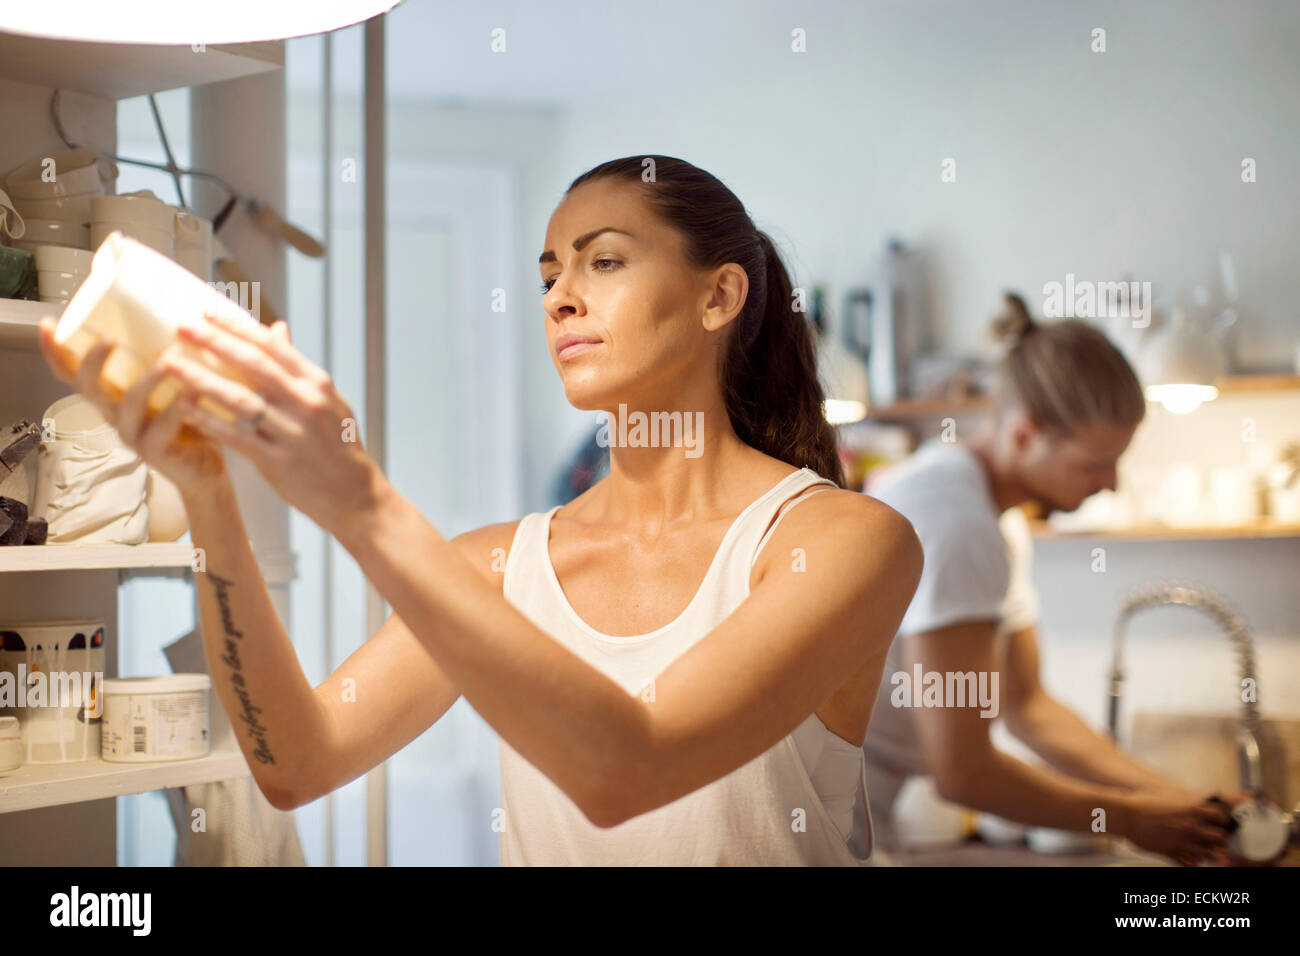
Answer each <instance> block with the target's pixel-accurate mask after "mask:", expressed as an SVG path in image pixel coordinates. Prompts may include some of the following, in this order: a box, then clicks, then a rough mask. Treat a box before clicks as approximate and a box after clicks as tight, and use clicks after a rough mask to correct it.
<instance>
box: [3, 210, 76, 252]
mask: <svg viewBox="0 0 1300 956" xmlns="http://www.w3.org/2000/svg"><path fill="white" fill-rule="evenodd" d="M24 219H25V220H26V223H27V231H26V232H24V233H23V237H22V239H20V240H16V241H18V242H24V243H28V244H30V245H32V246H66V247H67V248H69V249H86V250H89V249H90V230H89V229H88V228H87V227H85V226H81V225H78V224H77V223H74V222H60V221H59V220H57V219H27V218H26V217H24ZM29 251H31V253H32V254H33V255H35V254H36V251H35V249H34V248H33V249H31V250H29Z"/></svg>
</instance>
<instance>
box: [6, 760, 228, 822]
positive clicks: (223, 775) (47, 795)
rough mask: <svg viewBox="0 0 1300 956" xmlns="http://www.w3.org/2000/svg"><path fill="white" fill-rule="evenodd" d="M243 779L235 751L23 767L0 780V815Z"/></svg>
mask: <svg viewBox="0 0 1300 956" xmlns="http://www.w3.org/2000/svg"><path fill="white" fill-rule="evenodd" d="M249 773H251V771H250V770H249V769H248V762H247V761H246V760H245V759H244V755H243V754H242V753H241V752H240V751H239V750H238V749H235V750H231V751H213V752H212V753H210V754H208V755H207V756H206V757H195V758H194V759H192V760H165V761H159V762H157V763H110V762H108V761H107V760H102V759H100V758H98V757H96V758H94V759H92V760H80V761H77V762H76V763H46V764H24V765H23V766H21V767H19V768H18V769H17V770H13V771H11V772H9V773H7V774H4V775H3V776H0V813H13V812H15V811H18V810H34V809H36V808H37V807H53V806H59V805H60V804H65V803H81V802H82V801H83V800H100V799H103V798H104V797H120V796H122V795H123V794H127V793H144V792H146V791H148V790H165V789H168V788H170V787H188V786H190V785H192V784H197V783H213V782H215V781H217V780H233V779H235V778H237V777H246V776H248V775H249Z"/></svg>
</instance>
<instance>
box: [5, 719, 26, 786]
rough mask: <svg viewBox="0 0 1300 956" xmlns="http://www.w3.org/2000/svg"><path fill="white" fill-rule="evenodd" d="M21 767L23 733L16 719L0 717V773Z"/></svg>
mask: <svg viewBox="0 0 1300 956" xmlns="http://www.w3.org/2000/svg"><path fill="white" fill-rule="evenodd" d="M22 765H23V733H22V728H21V727H20V726H19V724H18V718H17V717H0V773H9V772H10V771H13V770H17V769H18V768H19V767H21V766H22Z"/></svg>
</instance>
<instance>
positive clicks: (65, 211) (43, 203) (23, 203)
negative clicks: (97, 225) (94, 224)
mask: <svg viewBox="0 0 1300 956" xmlns="http://www.w3.org/2000/svg"><path fill="white" fill-rule="evenodd" d="M102 195H103V193H101V192H93V193H76V194H75V195H71V196H57V197H52V198H50V199H18V198H17V197H15V198H14V201H13V202H14V207H15V208H16V209H17V210H18V211H19V212H20V213H21V214H22V217H23V218H24V219H57V220H58V221H59V222H71V223H76V224H77V225H79V226H84V225H86V224H87V223H88V222H90V204H91V202H92V201H93V200H95V199H96V198H98V197H100V196H102Z"/></svg>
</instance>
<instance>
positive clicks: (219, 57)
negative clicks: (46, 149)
mask: <svg viewBox="0 0 1300 956" xmlns="http://www.w3.org/2000/svg"><path fill="white" fill-rule="evenodd" d="M283 67H284V44H283V43H281V42H278V41H277V42H270V43H239V44H233V45H223V46H209V47H207V48H206V49H205V50H203V51H202V52H196V51H195V50H194V49H192V48H191V47H190V46H189V45H184V46H155V45H152V44H128V43H86V42H81V41H77V40H52V39H47V38H44V37H29V36H21V35H19V34H14V33H4V32H0V76H2V77H5V78H6V79H10V80H17V81H18V82H19V83H30V84H33V85H35V86H48V87H51V88H54V89H64V90H78V91H79V92H82V93H94V94H96V95H98V96H104V97H107V98H108V99H111V100H120V99H125V98H127V97H131V96H144V95H145V94H146V93H161V92H162V91H164V90H174V89H177V88H179V87H182V86H202V85H203V84H205V83H215V82H218V81H220V80H233V79H237V78H238V77H241V76H251V75H253V74H255V73H265V72H266V71H268V70H278V69H282V68H283Z"/></svg>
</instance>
